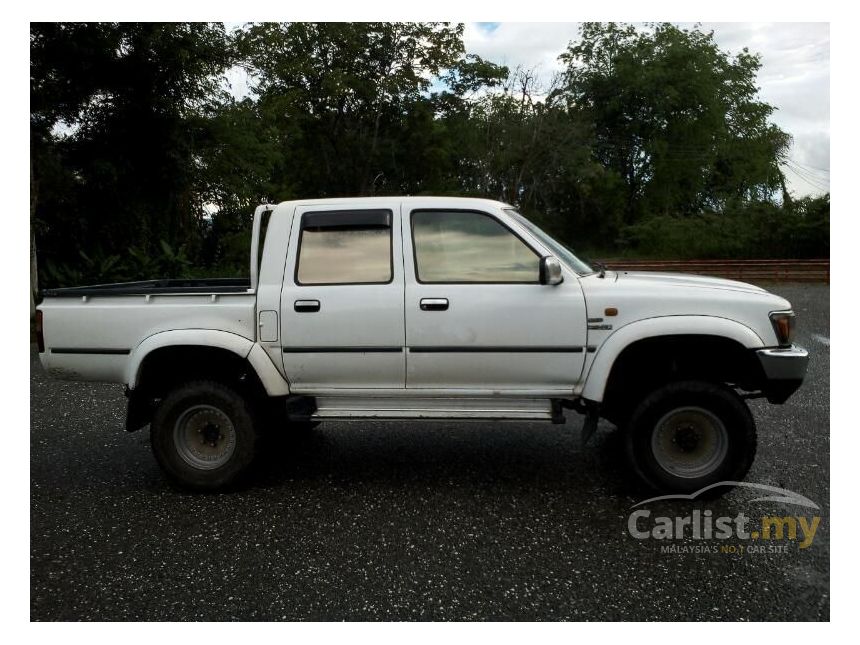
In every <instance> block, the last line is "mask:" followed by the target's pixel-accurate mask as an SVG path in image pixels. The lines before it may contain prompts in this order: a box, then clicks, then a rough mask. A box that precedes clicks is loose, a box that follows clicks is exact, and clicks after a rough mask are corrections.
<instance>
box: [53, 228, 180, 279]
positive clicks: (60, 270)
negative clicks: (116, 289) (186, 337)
mask: <svg viewBox="0 0 860 645" xmlns="http://www.w3.org/2000/svg"><path fill="white" fill-rule="evenodd" d="M158 249H159V252H157V253H147V252H145V251H143V250H142V249H141V248H139V247H131V248H129V249H127V253H126V254H124V255H118V254H106V253H104V252H103V251H102V250H101V249H98V250H96V251H95V252H93V253H90V254H87V253H85V252H84V251H78V256H79V260H78V261H76V262H72V263H66V262H59V263H58V262H53V261H51V260H48V261H47V262H46V263H45V265H44V269H43V271H44V275H43V280H42V281H43V282H44V283H46V284H47V285H48V286H51V287H73V286H78V285H83V284H103V283H107V282H120V281H134V280H154V279H160V278H179V277H187V276H188V275H189V270H190V269H191V267H192V266H193V263H192V262H191V260H189V259H188V256H187V255H186V253H185V248H184V247H182V246H180V247H179V248H177V249H174V248H173V247H172V246H170V244H168V243H167V242H165V241H164V240H159V244H158Z"/></svg>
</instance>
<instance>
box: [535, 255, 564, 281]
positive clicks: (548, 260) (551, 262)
mask: <svg viewBox="0 0 860 645" xmlns="http://www.w3.org/2000/svg"><path fill="white" fill-rule="evenodd" d="M562 280H564V276H562V275H561V262H559V261H558V258H555V257H553V256H551V255H546V256H544V257H542V258H541V259H540V283H541V284H561V282H562Z"/></svg>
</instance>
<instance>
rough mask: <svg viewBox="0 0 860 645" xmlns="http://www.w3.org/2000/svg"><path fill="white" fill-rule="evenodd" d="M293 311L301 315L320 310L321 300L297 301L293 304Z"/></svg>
mask: <svg viewBox="0 0 860 645" xmlns="http://www.w3.org/2000/svg"><path fill="white" fill-rule="evenodd" d="M293 309H295V310H296V311H298V312H301V313H310V312H314V311H319V310H320V301H319V300H296V301H295V302H294V303H293Z"/></svg>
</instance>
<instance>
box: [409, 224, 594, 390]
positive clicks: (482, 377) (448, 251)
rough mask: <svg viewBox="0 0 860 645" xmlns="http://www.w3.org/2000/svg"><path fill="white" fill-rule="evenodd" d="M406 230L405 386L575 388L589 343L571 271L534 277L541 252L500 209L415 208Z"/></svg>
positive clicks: (581, 302)
mask: <svg viewBox="0 0 860 645" xmlns="http://www.w3.org/2000/svg"><path fill="white" fill-rule="evenodd" d="M405 215H406V214H405ZM404 230H405V231H407V234H406V235H404V238H406V239H407V240H409V241H410V242H411V243H408V248H407V249H406V251H405V253H406V262H405V264H406V273H407V286H406V298H405V305H406V345H407V347H408V354H407V357H406V362H407V375H406V387H407V388H415V389H419V388H422V389H448V388H454V389H459V390H461V391H463V392H464V394H465V393H466V392H469V391H476V393H485V394H504V393H508V394H510V395H513V394H515V393H523V391H527V392H535V393H538V392H540V393H548V394H550V395H551V394H553V393H557V394H558V395H559V396H562V395H569V394H571V393H572V390H573V388H574V386H575V385H576V383H577V382H578V380H579V377H580V374H581V372H582V367H583V364H584V359H585V354H586V351H587V349H586V346H585V345H586V334H587V325H586V310H585V299H584V297H583V293H582V289H581V288H580V285H579V281H578V280H577V277H576V275H575V274H572V273H569V272H568V271H567V270H566V269H565V276H564V280H563V282H562V283H561V284H558V285H544V284H540V279H539V266H540V258H541V255H545V254H547V253H546V252H545V251H544V250H543V249H542V248H541V247H540V246H539V244H538V243H537V242H536V241H535V240H533V239H528V238H529V236H528V233H527V232H525V231H523V230H518V225H517V224H516V223H515V222H513V221H511V220H509V219H508V218H506V217H505V216H504V213H502V212H498V213H493V212H479V211H462V210H451V209H439V208H414V207H413V208H411V209H410V212H409V213H408V215H407V216H406V219H405V220H404Z"/></svg>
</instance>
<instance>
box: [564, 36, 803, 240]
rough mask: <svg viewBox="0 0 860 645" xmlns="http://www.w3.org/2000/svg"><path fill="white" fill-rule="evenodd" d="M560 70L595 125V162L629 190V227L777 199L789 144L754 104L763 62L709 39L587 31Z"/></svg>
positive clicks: (577, 107)
mask: <svg viewBox="0 0 860 645" xmlns="http://www.w3.org/2000/svg"><path fill="white" fill-rule="evenodd" d="M561 60H562V61H563V62H564V63H565V64H566V66H567V67H566V70H565V76H564V85H563V87H562V89H561V90H560V92H561V95H562V96H563V97H564V99H565V100H566V102H567V105H568V108H569V109H570V110H571V111H582V112H583V113H584V114H585V115H586V117H587V118H588V119H589V120H590V121H591V122H592V123H593V125H594V136H595V143H594V146H595V148H594V154H595V157H596V158H597V159H598V160H599V161H600V163H601V164H602V165H603V166H604V167H605V168H607V169H608V170H609V171H611V172H613V173H615V174H616V175H617V176H618V177H619V178H620V179H621V180H622V181H623V182H624V185H625V186H626V204H625V206H624V220H625V222H627V223H630V222H633V221H634V220H636V219H637V218H639V217H641V216H642V215H644V214H649V213H660V214H671V215H685V214H691V213H697V212H702V211H704V210H718V209H720V208H723V207H725V206H727V205H729V204H732V203H736V202H744V201H745V200H756V199H758V200H761V199H768V198H770V197H771V196H772V195H773V194H774V193H775V192H776V191H778V190H779V189H780V187H781V182H782V177H781V173H780V170H779V162H780V161H781V160H782V159H784V157H785V155H786V153H787V150H788V146H789V144H790V137H789V136H788V135H787V134H786V133H785V132H783V131H781V130H780V129H779V128H777V127H776V126H775V125H773V124H770V123H769V122H768V119H769V117H770V115H771V114H772V112H773V110H774V108H773V107H772V106H770V105H768V104H766V103H764V102H762V101H761V100H759V98H758V93H757V87H756V84H755V81H756V73H757V72H758V70H759V68H760V66H761V63H760V59H759V57H758V56H756V55H753V54H750V53H749V52H748V51H747V50H746V49H744V50H742V51H741V52H740V53H739V54H737V55H735V56H733V57H732V56H729V54H727V53H726V52H724V51H722V50H720V49H719V48H718V47H717V45H716V43H715V41H714V38H713V33H704V32H701V31H699V30H697V29H694V30H685V29H680V28H678V27H676V26H674V25H671V24H665V23H664V24H658V25H653V26H651V27H650V28H648V29H641V30H640V29H636V28H635V27H633V26H620V25H616V24H613V23H609V24H601V23H586V24H585V25H584V26H583V27H582V32H581V39H580V41H579V42H577V43H575V44H571V45H570V46H569V47H568V49H567V51H566V52H565V53H564V54H562V55H561Z"/></svg>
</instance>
